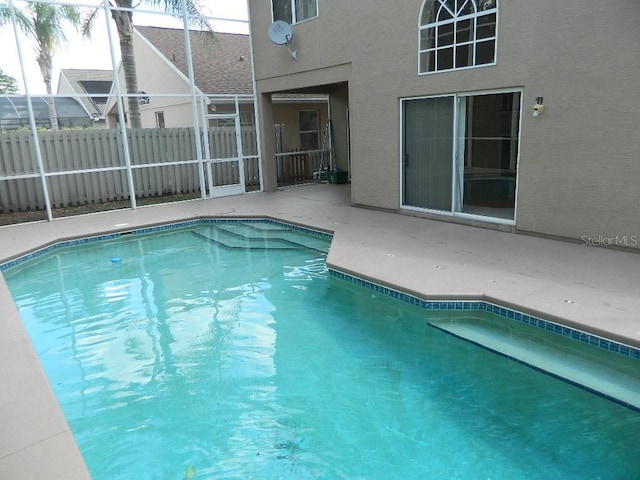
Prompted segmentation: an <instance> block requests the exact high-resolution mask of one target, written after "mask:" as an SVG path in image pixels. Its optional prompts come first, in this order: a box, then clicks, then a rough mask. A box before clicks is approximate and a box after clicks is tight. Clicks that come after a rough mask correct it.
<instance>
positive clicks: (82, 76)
mask: <svg viewBox="0 0 640 480" xmlns="http://www.w3.org/2000/svg"><path fill="white" fill-rule="evenodd" d="M60 74H61V75H64V76H65V77H66V79H67V80H68V81H69V83H70V84H71V87H72V88H73V90H74V91H75V92H76V93H78V94H80V95H86V94H91V95H92V97H78V100H80V102H82V104H83V105H84V107H85V108H86V109H87V111H88V112H89V113H90V114H94V113H96V114H99V115H103V114H104V107H105V103H106V102H105V101H103V98H106V96H108V95H109V93H110V91H111V84H112V83H113V72H112V71H111V70H94V69H84V68H64V69H62V71H61V72H60ZM83 82H84V84H83ZM87 84H94V85H100V86H101V87H100V88H99V90H96V89H95V88H94V89H89V90H91V91H89V90H88V89H87Z"/></svg>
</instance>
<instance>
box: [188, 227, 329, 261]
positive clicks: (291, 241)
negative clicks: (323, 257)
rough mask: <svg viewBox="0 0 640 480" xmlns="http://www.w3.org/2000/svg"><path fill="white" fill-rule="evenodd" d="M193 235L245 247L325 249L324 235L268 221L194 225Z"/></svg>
mask: <svg viewBox="0 0 640 480" xmlns="http://www.w3.org/2000/svg"><path fill="white" fill-rule="evenodd" d="M193 234H194V235H195V236H197V237H200V238H203V239H206V240H209V241H210V242H213V243H215V244H217V245H219V246H221V247H223V248H237V249H249V250H296V249H299V248H307V249H311V250H316V251H318V252H320V253H325V254H326V253H328V246H327V242H326V240H325V239H320V238H318V239H317V241H314V238H313V237H310V236H309V235H303V234H301V233H299V232H297V231H291V227H289V226H284V225H279V224H269V223H242V224H240V223H224V224H218V225H210V226H207V227H202V228H198V229H197V230H194V231H193Z"/></svg>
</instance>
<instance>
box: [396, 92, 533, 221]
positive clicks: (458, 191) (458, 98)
mask: <svg viewBox="0 0 640 480" xmlns="http://www.w3.org/2000/svg"><path fill="white" fill-rule="evenodd" d="M506 93H518V94H519V96H520V115H519V118H517V119H516V118H513V119H512V121H513V122H514V123H512V128H513V127H515V122H516V121H517V128H518V142H517V148H516V151H515V152H514V153H515V159H516V160H515V162H516V177H515V198H514V207H513V219H504V218H499V217H490V216H485V215H476V214H471V213H464V212H462V211H460V210H461V207H462V203H463V199H462V195H463V193H464V190H463V185H461V184H460V183H461V182H463V181H464V154H465V152H464V145H465V135H464V134H465V131H464V129H466V128H468V125H467V124H468V122H469V119H467V118H466V108H465V107H466V104H467V102H469V101H473V97H475V96H480V95H499V94H506ZM523 93H524V92H523V89H522V88H509V89H500V90H478V91H472V92H463V93H448V94H441V95H424V96H414V97H406V98H400V101H399V106H398V107H399V119H400V121H399V123H400V126H399V127H400V128H399V135H400V137H399V138H400V141H399V142H398V144H399V152H398V158H399V162H398V164H399V178H400V185H399V187H400V188H399V189H398V191H399V204H400V209H401V210H411V211H416V212H423V213H432V214H436V215H439V216H448V217H457V218H462V219H469V220H475V221H481V222H486V223H497V224H502V225H515V223H516V213H517V208H518V184H519V177H520V176H519V174H518V170H519V169H518V168H517V166H518V165H519V163H520V146H521V143H522V141H521V139H522V115H523V113H524V112H523V109H522V103H523V97H524V95H523ZM441 97H453V105H454V107H453V108H454V112H453V126H452V128H454V132H453V134H452V137H453V145H452V149H453V155H452V158H451V168H452V173H453V175H452V177H453V178H452V194H451V207H450V210H449V211H446V210H434V209H430V208H423V207H416V206H412V205H405V204H404V190H405V169H404V153H405V151H406V148H405V104H406V103H407V102H410V101H412V100H424V99H430V98H441ZM513 117H515V114H514V115H513ZM461 122H462V123H461Z"/></svg>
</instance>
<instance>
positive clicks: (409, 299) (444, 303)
mask: <svg viewBox="0 0 640 480" xmlns="http://www.w3.org/2000/svg"><path fill="white" fill-rule="evenodd" d="M219 223H268V224H272V225H281V226H282V227H286V228H289V229H293V230H296V231H300V232H304V233H306V234H311V235H314V236H318V237H321V238H326V239H331V238H332V237H333V235H332V234H331V233H329V232H325V231H322V230H315V229H313V228H309V227H303V226H300V225H296V224H293V223H287V222H283V221H280V220H275V219H271V218H265V217H239V218H238V217H234V218H197V219H192V220H185V221H182V222H174V223H167V224H162V225H154V226H150V227H142V228H135V229H132V230H126V231H120V232H114V233H108V234H104V235H94V236H89V237H82V238H75V239H70V240H61V241H59V242H55V243H52V244H50V245H47V246H45V247H42V248H39V249H36V250H33V251H31V252H29V253H27V254H25V255H21V256H19V257H17V258H14V259H12V260H9V261H6V262H3V263H0V272H4V271H6V270H7V269H9V268H12V267H15V266H17V265H20V264H22V263H24V262H27V261H29V260H32V259H34V258H37V257H39V256H41V255H44V254H46V253H49V252H52V251H55V250H58V249H61V248H67V247H73V246H77V245H85V244H89V243H95V242H102V241H108V240H114V239H117V238H120V237H122V236H125V235H147V234H150V233H157V232H163V231H168V230H176V229H180V228H187V227H191V226H197V225H211V224H219ZM329 273H330V275H331V276H333V277H336V278H339V279H342V280H345V281H347V282H349V283H352V284H354V285H359V286H362V287H364V288H367V289H369V290H373V291H374V292H376V293H380V294H383V295H387V296H389V297H392V298H395V299H397V300H400V301H403V302H405V303H409V304H411V305H415V306H417V307H419V308H422V309H425V310H463V311H470V310H475V311H486V312H491V313H494V314H496V315H498V316H500V317H504V318H508V319H512V320H515V321H518V322H521V323H525V324H527V325H530V326H533V327H537V328H541V329H543V330H546V331H548V332H552V333H555V334H557V335H561V336H563V337H567V338H571V339H573V340H576V341H579V342H582V343H586V344H588V345H591V346H595V347H598V348H602V349H604V350H608V351H611V352H615V353H619V354H621V355H624V356H626V357H629V358H633V359H636V360H640V349H638V348H636V347H632V346H630V345H625V344H623V343H620V342H617V341H614V340H610V339H607V338H604V337H600V336H598V335H594V334H591V333H587V332H583V331H581V330H577V329H574V328H571V327H567V326H564V325H561V324H559V323H555V322H551V321H549V320H544V319H542V318H539V317H536V316H534V315H530V314H527V313H523V312H520V311H517V310H513V309H511V308H506V307H503V306H501V305H497V304H495V303H491V302H487V301H485V300H425V299H422V298H419V297H417V296H415V295H412V294H410V293H406V292H402V291H399V290H395V289H393V288H389V287H385V286H383V285H379V284H376V283H373V282H370V281H368V280H364V279H361V278H359V277H356V276H354V275H350V274H346V273H343V272H340V271H337V270H334V269H331V268H330V269H329Z"/></svg>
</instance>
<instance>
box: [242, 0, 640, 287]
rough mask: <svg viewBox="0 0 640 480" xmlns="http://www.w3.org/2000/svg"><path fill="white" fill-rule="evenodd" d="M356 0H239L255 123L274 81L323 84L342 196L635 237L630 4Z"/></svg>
mask: <svg viewBox="0 0 640 480" xmlns="http://www.w3.org/2000/svg"><path fill="white" fill-rule="evenodd" d="M356 3H357V2H334V1H329V0H307V1H305V2H298V1H295V0H271V1H264V2H249V8H250V18H251V33H252V42H253V53H254V63H255V76H256V88H257V97H258V99H259V101H260V108H259V112H260V117H259V122H260V123H261V124H262V125H270V124H272V123H274V120H273V111H274V105H273V102H272V100H271V99H272V96H273V95H275V94H287V93H291V92H305V93H316V94H320V93H322V94H329V95H330V100H329V103H330V111H331V116H332V121H333V126H334V136H335V144H336V151H337V161H338V166H340V167H342V168H343V169H347V168H348V169H349V171H350V177H351V180H352V185H351V196H352V201H353V203H354V204H360V205H366V206H370V207H376V208H383V209H390V210H396V211H398V212H400V213H406V214H410V215H418V216H425V217H430V218H437V219H442V220H448V221H454V222H461V223H470V224H476V225H484V226H490V227H493V228H499V229H502V230H510V231H521V232H531V233H536V234H542V235H549V236H555V237H564V238H569V239H572V240H574V241H578V242H582V243H585V244H615V245H618V246H628V247H640V188H638V183H639V182H640V161H638V159H639V158H640V157H639V152H640V135H638V134H637V132H638V131H639V130H640V115H638V113H637V111H636V110H637V108H636V105H638V104H640V89H639V88H638V81H639V80H640V61H639V60H638V55H637V52H638V50H640V38H639V37H638V35H637V31H638V25H637V19H638V18H640V3H638V2H632V3H633V4H632V3H629V2H624V4H622V3H620V2H618V3H616V2H605V3H602V2H597V1H595V0H586V1H580V2H579V1H576V0H565V1H564V2H557V1H555V0H540V1H537V2H510V1H504V0H467V1H460V0H457V1H456V0H396V1H391V2H369V3H367V5H366V8H361V7H362V6H361V5H356ZM276 20H282V21H285V22H287V23H290V24H292V32H293V35H292V38H291V39H290V41H289V44H288V45H287V48H285V46H280V45H276V44H274V43H272V42H270V41H269V38H268V36H267V31H268V28H269V26H270V24H271V23H272V22H274V21H276ZM594 22H595V23H594ZM594 24H597V25H598V28H597V29H596V30H594V29H593V28H590V27H588V26H589V25H594ZM290 51H297V60H296V59H294V58H293V56H292V55H291V54H290ZM534 115H535V116H534ZM262 130H263V132H268V130H267V129H266V128H264V129H262ZM261 145H262V149H263V151H262V157H263V159H264V163H263V168H264V178H265V180H266V183H265V185H264V187H265V189H266V190H272V189H275V188H276V184H275V181H274V179H275V174H274V173H273V172H270V171H269V169H270V168H272V167H270V163H269V162H268V160H269V158H271V157H272V156H273V154H274V150H275V145H274V142H273V141H272V139H271V138H270V136H269V135H268V134H267V133H264V134H263V136H262V142H261ZM525 254H526V252H523V255H525ZM594 274H595V272H594Z"/></svg>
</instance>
